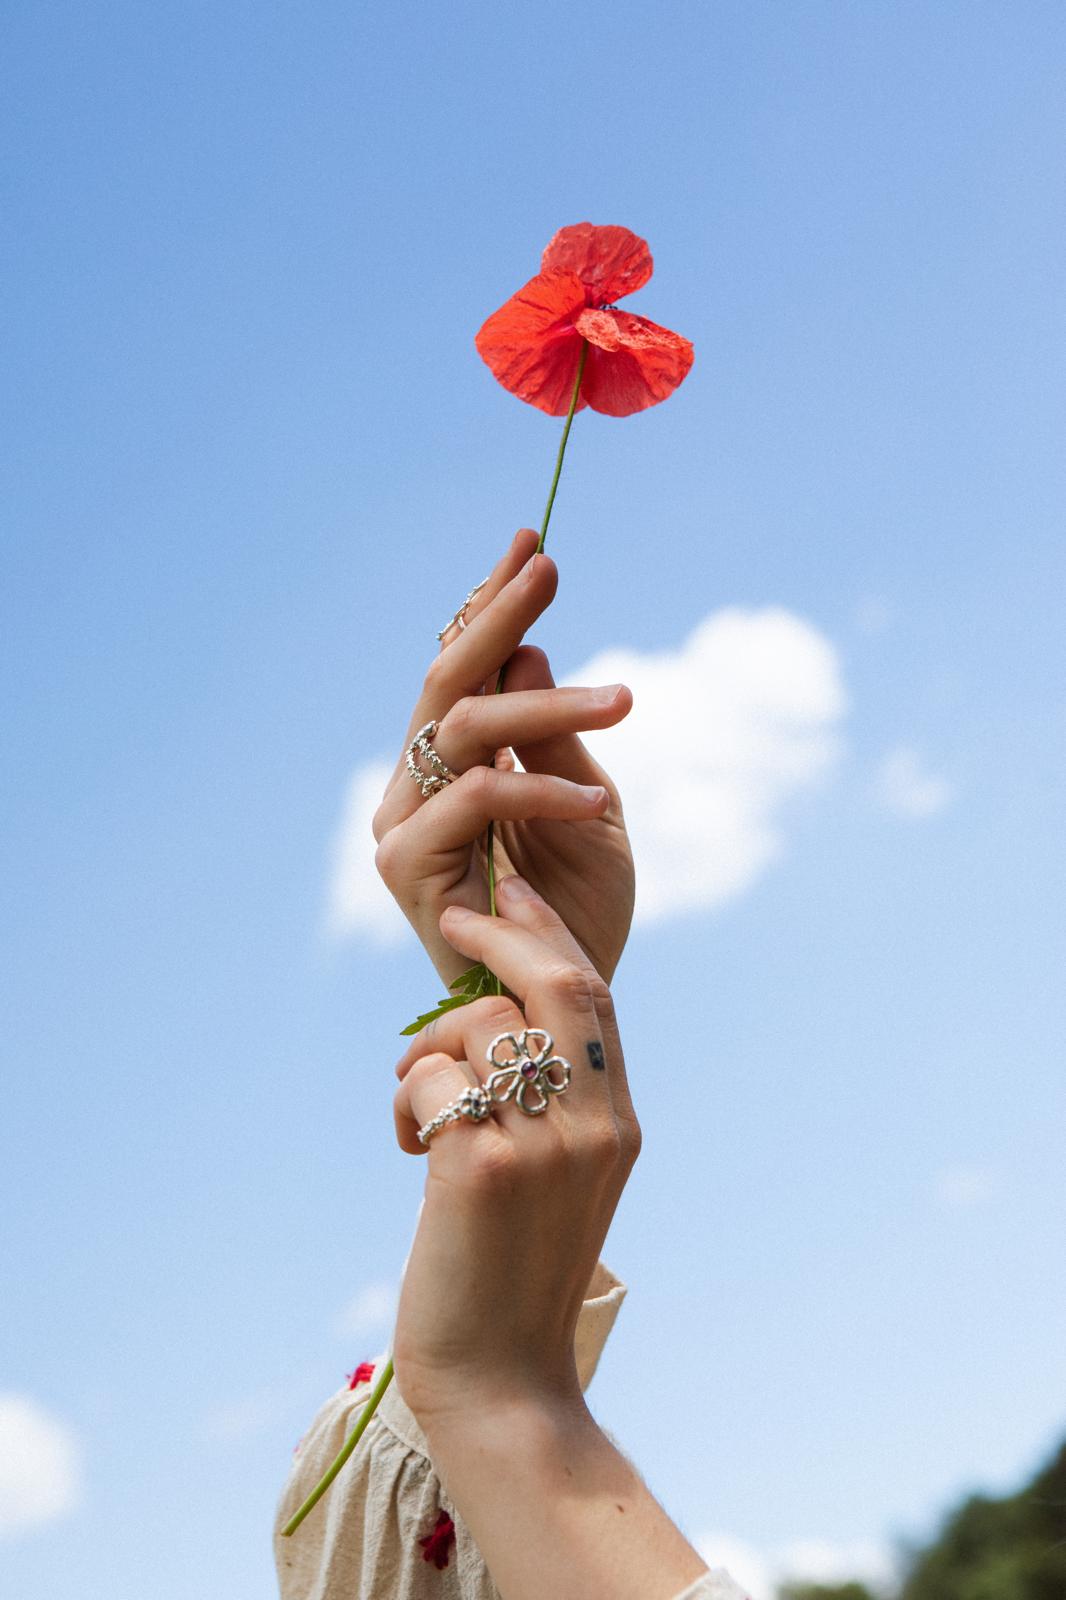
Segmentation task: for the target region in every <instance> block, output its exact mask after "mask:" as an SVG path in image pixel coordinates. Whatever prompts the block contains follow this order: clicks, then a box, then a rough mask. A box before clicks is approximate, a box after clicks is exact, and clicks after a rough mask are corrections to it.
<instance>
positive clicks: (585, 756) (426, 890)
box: [374, 528, 633, 983]
mask: <svg viewBox="0 0 1066 1600" xmlns="http://www.w3.org/2000/svg"><path fill="white" fill-rule="evenodd" d="M536 545H537V535H536V534H535V533H534V532H533V530H532V529H530V528H523V529H522V530H521V531H520V532H519V533H518V534H516V535H515V538H514V540H513V541H512V543H511V546H510V548H509V549H508V550H507V551H506V553H505V554H504V555H503V556H502V557H501V559H500V560H499V562H497V564H496V566H495V567H494V569H493V571H492V573H491V574H490V576H489V578H488V580H487V582H486V583H485V586H484V587H483V588H482V590H481V592H480V593H479V594H478V595H477V596H475V598H474V600H473V601H472V602H471V604H470V607H469V609H468V611H467V618H466V620H467V624H468V625H467V627H466V629H465V631H462V632H460V630H459V629H458V628H452V629H450V630H449V632H448V634H447V635H446V637H445V642H444V647H443V648H442V650H441V652H440V654H439V655H438V656H437V657H436V659H435V660H434V661H433V662H432V664H431V666H430V668H429V671H428V672H427V674H426V678H425V683H424V685H423V687H422V692H421V694H420V696H419V699H418V703H417V704H416V706H415V709H414V711H413V713H412V715H411V722H410V726H409V728H408V731H407V736H406V738H405V740H404V744H405V747H406V745H407V743H408V742H409V741H410V739H411V738H412V737H413V735H414V734H415V733H416V732H417V731H418V729H419V728H421V727H422V726H424V724H425V723H427V722H429V721H431V720H432V721H436V722H438V723H439V724H440V727H439V730H438V732H437V734H436V736H435V738H434V740H433V743H434V747H435V748H436V749H437V751H438V752H439V753H440V756H441V758H442V759H443V760H444V762H445V763H446V764H447V765H448V766H449V767H450V768H451V769H452V770H453V771H454V772H457V773H459V774H460V777H459V778H458V781H457V782H455V783H453V784H450V785H449V787H448V788H447V789H445V790H443V792H442V793H440V794H438V795H435V796H433V798H432V808H430V806H429V805H428V804H427V802H426V801H424V800H423V799H422V797H421V795H420V794H419V791H418V788H417V787H416V785H415V784H414V783H413V782H412V781H411V778H410V775H409V774H408V773H407V772H406V770H405V769H404V763H403V757H402V755H401V757H400V759H399V760H398V761H397V764H396V769H395V771H394V773H393V776H392V779H391V781H390V783H389V787H388V789H387V791H386V794H385V797H384V799H383V800H382V802H381V805H380V806H379V808H378V811H377V814H376V816H375V818H374V837H375V838H376V839H377V841H378V851H377V864H378V871H379V872H380V873H381V876H382V877H383V878H384V880H385V883H386V884H387V885H388V887H389V889H390V891H391V892H392V894H393V896H394V897H395V899H396V900H397V901H398V903H399V904H400V906H401V908H402V909H403V911H404V912H405V914H406V916H407V917H408V919H409V920H410V922H411V924H412V926H413V927H414V929H415V932H416V933H417V934H418V936H419V938H420V939H421V941H422V943H423V945H424V946H425V948H426V951H427V953H428V955H429V957H430V959H431V960H432V962H433V964H434V966H435V967H436V969H437V971H438V973H439V974H440V976H441V977H442V978H443V979H444V981H445V983H450V982H451V980H452V979H453V978H455V977H457V976H458V974H459V973H460V972H461V971H462V970H463V968H464V967H465V966H469V965H470V963H469V962H464V961H463V960H462V959H461V958H460V957H459V956H458V955H457V953H456V951H455V950H454V949H453V948H452V946H451V945H450V944H449V942H448V940H447V939H445V938H444V936H443V934H442V933H441V930H440V917H441V913H442V912H443V911H444V909H445V907H447V906H449V905H462V906H466V907H468V908H469V909H470V910H473V911H485V910H487V909H488V891H487V888H486V879H485V861H484V849H483V844H484V837H485V830H486V828H487V826H488V824H489V822H490V820H493V819H494V820H495V821H496V824H497V830H496V833H497V851H496V854H497V870H498V871H500V872H505V871H507V870H508V867H509V866H511V867H514V869H515V870H516V871H519V872H521V873H522V874H523V876H524V877H525V878H527V879H528V881H529V882H530V883H531V884H532V885H533V886H534V888H536V889H537V890H538V891H539V892H540V893H541V894H543V895H544V897H545V898H546V899H547V900H548V901H549V903H550V904H551V905H552V906H553V907H554V908H555V910H556V911H557V912H558V913H559V915H560V916H561V917H562V918H563V920H564V922H565V923H566V925H567V927H568V928H570V930H571V932H572V933H573V935H574V937H575V938H576V939H577V941H578V943H579V944H580V945H581V947H582V949H583V950H585V951H586V953H587V954H588V956H589V958H590V959H591V961H592V963H593V965H594V966H595V967H596V970H597V971H598V972H599V973H600V975H601V977H603V978H605V979H606V980H607V981H608V982H610V980H611V978H612V977H613V975H614V969H615V967H616V966H617V964H618V958H619V956H620V955H621V953H622V948H623V946H624V945H625V942H626V937H627V935H628V932H629V924H630V920H631V917H632V912H633V858H632V855H631V853H630V849H629V840H628V837H627V835H626V830H625V824H624V822H623V820H622V807H621V803H620V801H619V798H618V792H617V790H616V789H615V787H614V785H613V783H612V782H611V780H610V778H609V777H608V775H607V773H605V772H604V771H603V768H602V767H600V766H599V765H598V764H597V763H596V762H595V761H594V760H593V759H592V757H591V756H590V755H589V753H588V751H587V750H586V749H585V747H584V745H583V744H582V743H581V740H580V739H579V738H578V734H579V733H580V732H583V731H585V730H587V729H590V728H607V727H611V726H612V725H613V724H614V723H616V722H619V721H621V719H622V718H623V717H624V716H625V715H626V713H627V712H628V710H629V708H630V706H631V705H632V698H633V697H632V695H631V694H630V692H629V690H628V689H627V688H626V687H625V686H624V685H623V684H612V685H608V686H607V687H606V688H588V689H586V688H573V689H557V688H556V687H555V686H554V682H553V679H552V674H551V668H550V667H549V665H548V661H547V657H546V656H545V655H544V653H543V651H541V650H537V649H535V648H534V647H532V646H530V645H524V644H523V643H522V641H523V638H524V636H525V634H526V632H527V631H528V629H529V628H530V627H531V626H532V624H533V623H534V622H535V621H536V619H537V618H538V617H539V616H540V614H541V612H542V611H544V610H545V609H546V607H547V606H549V605H550V604H551V601H552V599H553V598H554V595H555V590H556V586H557V582H558V574H557V572H556V568H555V564H554V562H553V561H552V560H551V558H550V557H549V556H547V555H543V554H542V555H538V556H536V557H535V558H534V555H533V552H534V551H535V549H536ZM505 663H507V675H506V680H505V682H506V689H505V692H504V693H503V694H499V695H494V694H492V693H488V692H486V691H487V690H491V689H492V687H493V686H494V685H495V682H496V678H497V675H498V673H499V671H500V669H501V667H503V666H504V664H505ZM512 751H513V752H514V753H515V754H516V755H517V756H518V759H519V762H520V763H521V765H522V766H523V767H524V768H525V771H524V772H518V771H515V770H514V760H513V757H512V755H511V752H512ZM494 757H495V758H496V767H495V769H493V768H491V767H490V766H489V764H488V763H489V762H490V761H492V760H493V758H494Z"/></svg>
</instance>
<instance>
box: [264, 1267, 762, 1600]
mask: <svg viewBox="0 0 1066 1600" xmlns="http://www.w3.org/2000/svg"><path fill="white" fill-rule="evenodd" d="M625 1293H626V1289H625V1285H624V1284H623V1283H622V1282H621V1281H620V1280H619V1279H618V1278H616V1277H615V1276H614V1274H613V1273H612V1272H610V1271H609V1270H608V1269H607V1268H606V1267H605V1266H604V1264H603V1262H602V1261H601V1262H600V1263H599V1264H598V1265H597V1267H596V1270H595V1272H594V1273H593V1275H592V1280H591V1282H590V1284H589V1289H588V1297H587V1298H586V1300H585V1303H584V1305H583V1306H582V1308H581V1312H580V1314H579V1316H578V1323H577V1331H576V1334H575V1336H574V1353H575V1356H576V1358H577V1370H578V1376H579V1377H580V1379H581V1387H582V1389H587V1388H588V1386H589V1384H590V1382H591V1381H592V1375H593V1373H594V1372H595V1371H596V1366H597V1363H598V1361H599V1359H600V1352H601V1350H602V1349H603V1346H604V1344H605V1342H606V1339H607V1335H608V1334H609V1333H610V1331H611V1328H612V1326H613V1324H614V1319H615V1317H616V1316H617V1315H618V1308H619V1306H620V1305H621V1304H622V1301H623V1299H624V1298H625ZM385 1359H386V1358H385V1357H382V1358H380V1361H384V1360H385ZM375 1369H376V1370H377V1371H378V1372H380V1370H381V1365H380V1364H379V1363H375ZM372 1388H373V1378H368V1379H367V1380H366V1381H365V1382H361V1383H359V1384H358V1385H357V1387H356V1388H354V1389H349V1388H343V1389H340V1390H338V1392H337V1393H336V1394H335V1395H333V1396H332V1398H331V1399H329V1400H327V1401H326V1403H325V1405H324V1406H323V1407H322V1409H321V1410H320V1411H319V1413H318V1415H317V1416H316V1417H315V1419H314V1421H313V1422H312V1424H311V1427H310V1429H309V1430H308V1432H307V1434H306V1435H305V1437H304V1438H303V1439H301V1441H300V1443H299V1445H298V1446H297V1450H296V1454H295V1456H294V1458H293V1464H292V1469H291V1471H290V1473H289V1480H288V1482H287V1483H286V1485H285V1488H284V1490H283V1492H282V1496H281V1501H280V1503H279V1505H278V1514H277V1519H276V1523H275V1532H274V1556H275V1560H276V1563H277V1570H278V1587H279V1590H280V1596H281V1600H500V1597H499V1591H498V1590H497V1588H496V1585H495V1584H494V1583H493V1581H492V1579H491V1577H490V1576H489V1572H488V1568H487V1567H486V1566H485V1563H484V1561H483V1560H482V1558H481V1553H480V1551H479V1550H478V1548H477V1546H476V1545H475V1544H474V1541H473V1539H472V1538H471V1537H470V1534H469V1533H468V1531H467V1529H466V1528H465V1526H464V1525H463V1523H462V1521H461V1520H460V1519H459V1517H458V1516H457V1515H456V1512H455V1507H454V1506H453V1505H452V1503H451V1500H450V1499H449V1498H448V1491H447V1489H446V1487H445V1486H444V1485H443V1484H442V1483H441V1480H440V1478H439V1477H438V1476H437V1474H436V1472H435V1470H434V1468H433V1464H432V1462H431V1461H430V1459H429V1451H428V1448H427V1445H426V1439H425V1435H424V1434H423V1432H422V1430H421V1428H420V1427H419V1425H418V1423H417V1422H416V1421H415V1419H414V1416H413V1415H412V1413H411V1411H410V1410H409V1408H408V1407H407V1405H406V1404H405V1403H404V1400H403V1398H402V1396H401V1394H400V1391H399V1388H398V1387H397V1385H396V1383H395V1381H394V1382H392V1383H391V1384H390V1385H389V1387H388V1389H386V1391H385V1394H384V1396H383V1397H382V1400H381V1403H380V1405H379V1406H378V1409H377V1412H376V1413H375V1415H374V1416H373V1417H372V1418H371V1419H370V1422H369V1424H368V1425H367V1430H366V1432H365V1433H364V1435H363V1437H362V1439H360V1441H359V1444H358V1445H357V1446H356V1449H355V1453H354V1454H353V1455H352V1457H351V1459H350V1460H348V1461H347V1462H346V1463H345V1465H344V1467H343V1469H342V1471H341V1472H340V1474H339V1475H338V1477H337V1478H336V1479H335V1480H334V1482H333V1484H332V1485H331V1487H330V1489H329V1491H328V1492H327V1494H326V1495H325V1496H324V1497H323V1499H322V1500H320V1501H319V1503H318V1505H317V1506H316V1507H315V1509H314V1510H313V1511H312V1512H311V1513H310V1514H309V1516H308V1517H307V1519H306V1521H304V1522H302V1523H301V1524H300V1526H299V1528H297V1530H296V1532H295V1533H294V1534H293V1536H292V1538H291V1539H283V1538H282V1537H281V1531H280V1530H281V1529H282V1528H283V1527H284V1526H285V1524H286V1522H288V1520H289V1518H290V1517H291V1516H292V1515H293V1513H294V1512H295V1511H296V1510H297V1508H298V1507H299V1506H301V1505H302V1504H303V1502H304V1500H306V1498H307V1496H308V1495H309V1494H310V1492H311V1490H312V1489H313V1488H314V1486H315V1484H316V1483H317V1482H318V1480H319V1478H320V1477H321V1476H322V1474H323V1473H324V1472H325V1470H326V1468H327V1467H328V1466H329V1464H330V1462H331V1461H332V1460H333V1458H334V1456H336V1454H337V1452H338V1451H339V1450H340V1448H341V1445H342V1444H343V1443H344V1441H345V1439H346V1438H347V1436H348V1434H349V1433H350V1431H351V1428H352V1426H353V1425H354V1423H355V1420H356V1417H357V1416H358V1414H359V1412H360V1411H361V1410H362V1408H363V1406H364V1405H365V1404H366V1401H367V1399H368V1398H369V1395H370V1391H371V1389H372ZM445 1518H451V1519H452V1522H453V1523H454V1536H453V1534H452V1530H451V1528H450V1527H449V1526H448V1524H447V1522H446V1521H445ZM544 1600H552V1597H551V1596H549V1595H546V1596H545V1597H544ZM590 1600H607V1597H604V1596H596V1597H592V1596H590ZM676 1600H745V1596H744V1595H743V1593H742V1591H741V1590H740V1589H738V1588H737V1586H736V1584H735V1583H734V1582H733V1580H732V1578H730V1577H729V1575H728V1574H727V1573H725V1572H706V1573H704V1574H703V1576H702V1577H701V1578H697V1580H696V1582H695V1583H694V1584H691V1585H690V1586H689V1587H688V1588H687V1589H686V1590H685V1591H684V1593H683V1594H680V1595H678V1596H677V1597H676Z"/></svg>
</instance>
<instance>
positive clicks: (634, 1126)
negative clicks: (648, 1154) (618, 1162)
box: [618, 1113, 644, 1172]
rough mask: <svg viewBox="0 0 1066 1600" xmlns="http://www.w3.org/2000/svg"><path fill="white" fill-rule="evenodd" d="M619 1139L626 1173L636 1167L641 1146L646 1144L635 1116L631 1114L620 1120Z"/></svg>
mask: <svg viewBox="0 0 1066 1600" xmlns="http://www.w3.org/2000/svg"><path fill="white" fill-rule="evenodd" d="M618 1137H619V1144H620V1147H621V1148H620V1154H621V1157H622V1162H623V1164H624V1166H625V1169H626V1171H627V1172H629V1171H631V1170H632V1168H633V1167H634V1166H635V1165H636V1161H637V1157H638V1156H639V1155H640V1151H641V1146H642V1145H643V1143H644V1135H643V1133H642V1132H641V1129H640V1123H639V1122H638V1121H637V1119H636V1115H635V1114H633V1113H630V1114H629V1115H628V1116H625V1117H620V1118H619V1124H618Z"/></svg>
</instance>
